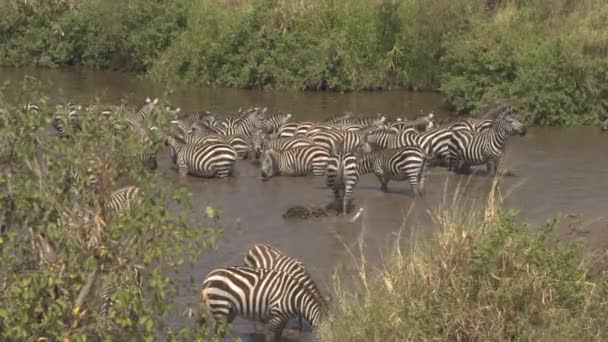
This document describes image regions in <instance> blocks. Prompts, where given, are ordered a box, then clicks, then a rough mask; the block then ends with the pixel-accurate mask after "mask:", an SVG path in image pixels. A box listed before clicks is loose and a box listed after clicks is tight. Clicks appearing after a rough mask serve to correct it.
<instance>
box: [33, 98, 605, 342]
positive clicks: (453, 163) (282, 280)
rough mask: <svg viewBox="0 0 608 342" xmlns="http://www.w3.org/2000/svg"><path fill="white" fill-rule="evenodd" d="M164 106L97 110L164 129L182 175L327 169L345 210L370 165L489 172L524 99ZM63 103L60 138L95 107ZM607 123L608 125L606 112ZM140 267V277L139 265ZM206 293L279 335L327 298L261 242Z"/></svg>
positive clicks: (221, 309)
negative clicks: (459, 108)
mask: <svg viewBox="0 0 608 342" xmlns="http://www.w3.org/2000/svg"><path fill="white" fill-rule="evenodd" d="M158 107H159V101H158V99H154V100H151V99H146V101H145V103H144V104H143V105H142V106H141V107H139V108H138V109H136V110H134V111H126V110H125V108H124V107H122V106H114V107H109V108H104V109H101V110H100V112H101V114H103V115H113V114H116V113H118V112H125V113H129V114H127V122H128V126H129V128H130V129H132V130H133V132H135V133H136V134H138V136H139V137H140V139H139V140H140V142H141V143H142V144H146V143H147V140H148V134H147V132H148V130H155V131H157V132H158V133H159V134H161V135H162V136H163V140H164V141H165V144H166V145H167V146H169V147H170V151H171V159H172V161H173V163H174V164H175V165H176V166H177V170H178V174H179V175H180V176H185V175H188V174H189V175H193V176H198V177H215V178H223V177H228V176H230V175H233V174H234V169H235V164H236V161H237V159H247V158H248V159H253V160H257V161H259V164H260V175H261V179H262V180H264V181H267V180H269V179H270V178H272V177H274V176H279V175H280V176H305V175H315V176H325V177H326V183H327V186H328V187H329V188H330V189H331V190H332V191H333V193H334V196H335V200H336V203H337V204H338V205H339V206H340V209H341V210H342V212H344V213H346V211H347V205H348V202H349V201H350V200H351V198H352V193H353V190H354V188H355V186H356V184H357V183H358V180H359V177H361V176H362V175H364V174H368V173H373V174H375V175H376V176H377V177H378V179H379V181H380V184H381V189H382V190H386V189H387V185H388V182H389V181H391V180H393V181H402V180H407V181H408V182H409V183H410V185H411V186H412V189H413V192H414V195H415V196H417V195H421V194H422V191H423V187H424V175H425V171H426V169H427V168H428V167H430V166H439V165H443V166H447V167H448V168H449V169H450V170H453V171H457V172H466V171H467V170H468V169H469V168H470V167H471V166H476V165H486V167H487V171H488V172H489V173H492V172H495V171H496V168H497V164H498V162H499V161H500V158H501V156H502V154H503V151H504V147H505V144H506V142H507V140H508V139H509V137H510V136H511V135H515V134H519V135H525V133H526V127H525V126H524V124H523V123H522V122H521V121H520V120H519V119H518V112H519V109H518V108H517V107H516V106H515V105H513V104H511V103H509V102H500V103H496V104H494V105H492V106H489V107H487V108H486V109H485V110H484V111H483V113H482V117H483V119H459V120H455V121H452V122H448V123H443V124H437V123H436V122H435V118H434V116H433V114H421V115H419V116H417V117H416V118H415V119H413V120H409V121H408V120H404V119H393V120H390V119H388V118H386V117H385V116H381V115H377V116H372V117H357V116H353V115H352V114H349V113H346V114H342V115H337V116H334V117H332V118H330V119H327V120H325V121H321V122H310V121H306V122H302V121H292V115H291V114H271V113H269V112H268V110H267V109H266V108H259V107H254V108H249V109H245V110H239V112H238V113H237V114H236V115H234V116H227V117H226V116H220V115H216V114H213V113H210V112H190V113H182V112H181V110H180V109H179V108H173V107H170V106H166V107H164V108H158ZM59 108H60V109H61V110H58V111H57V112H56V113H55V117H54V120H53V122H52V125H53V127H54V128H55V130H56V131H57V134H58V136H59V137H62V138H66V137H68V136H69V134H68V133H69V131H70V130H73V129H78V128H79V126H80V124H81V123H80V120H79V112H80V111H82V110H90V108H86V109H83V108H82V107H81V106H75V105H72V104H67V105H65V106H60V107H59ZM24 109H25V110H27V111H33V112H38V111H40V109H39V108H38V107H37V106H36V105H34V104H27V105H26V106H25V108H24ZM155 110H160V111H161V112H162V113H165V114H166V115H167V116H168V117H169V119H170V120H169V123H170V125H169V126H168V127H166V128H165V129H159V128H157V127H156V126H154V125H152V126H151V127H147V126H146V125H145V124H144V122H146V119H147V118H148V116H149V115H150V113H152V112H153V111H155ZM68 126H69V128H68ZM602 130H608V116H606V117H605V118H604V121H603V126H602ZM139 158H140V159H141V162H142V163H144V164H145V165H146V166H148V167H149V168H150V169H155V168H157V166H158V163H157V161H156V154H155V153H149V154H148V153H143V152H142V154H141V155H140V156H139ZM74 176H75V177H77V176H78V175H74ZM138 194H139V189H138V188H137V187H134V186H127V187H123V188H120V189H117V190H115V191H114V192H113V193H112V195H111V198H110V200H109V201H108V202H107V203H106V206H107V208H108V209H110V210H111V211H113V212H121V211H124V210H126V209H128V208H129V206H130V204H131V202H133V200H134V199H135V198H136V197H137V196H138ZM134 275H135V276H134V278H135V279H136V283H137V286H139V287H141V274H140V273H139V271H137V269H135V270H134ZM110 288H111V286H110V284H108V283H104V284H102V285H101V286H100V287H99V289H100V290H99V291H100V294H99V295H98V297H99V298H101V300H99V299H98V302H100V304H98V306H99V311H100V313H101V314H102V315H105V314H106V313H107V310H108V307H109V306H110V305H111V303H110V302H109V297H110V296H109V292H110ZM201 296H202V301H203V304H204V307H205V308H206V309H207V311H208V313H209V314H210V315H211V316H212V317H213V318H214V319H215V320H216V321H217V322H218V323H221V322H226V323H230V322H231V321H233V320H234V318H235V317H236V316H241V317H244V318H247V319H252V320H256V321H262V322H265V323H266V325H267V328H266V340H267V341H275V340H277V339H278V338H279V337H280V336H281V334H282V331H283V329H284V328H285V326H286V323H287V321H288V320H289V319H291V318H296V317H297V318H300V327H301V326H302V324H301V322H302V321H301V320H302V319H305V320H307V321H308V322H310V323H311V324H312V326H313V327H314V326H316V325H317V324H318V323H319V322H320V320H321V319H323V317H325V316H326V315H327V312H328V300H327V298H325V297H323V296H322V294H321V292H320V291H319V289H318V287H317V286H316V285H315V283H314V281H313V280H312V278H311V276H310V274H309V273H308V272H307V271H306V269H305V268H304V265H303V264H302V263H301V262H300V261H298V260H297V259H294V258H291V257H289V256H287V255H286V254H285V253H283V252H281V251H279V250H277V249H276V248H273V247H271V246H269V245H265V244H256V245H255V246H254V247H253V248H252V249H250V250H249V251H248V253H247V256H246V257H245V260H244V266H235V267H221V268H217V269H215V270H213V271H211V272H210V273H209V274H208V275H207V276H206V278H205V280H204V282H203V285H202V290H201Z"/></svg>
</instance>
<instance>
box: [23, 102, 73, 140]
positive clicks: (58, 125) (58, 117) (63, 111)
mask: <svg viewBox="0 0 608 342" xmlns="http://www.w3.org/2000/svg"><path fill="white" fill-rule="evenodd" d="M33 108H36V107H33ZM33 108H29V110H30V111H31V110H32V109H33ZM81 109H82V106H77V105H75V104H73V103H70V102H68V103H66V104H65V105H58V106H57V110H56V111H55V115H54V118H53V122H52V126H53V128H55V130H56V131H57V134H58V136H59V137H60V138H65V137H66V136H67V135H66V126H69V127H70V128H71V129H72V130H80V129H81V124H80V118H79V115H78V112H79V111H80V110H81Z"/></svg>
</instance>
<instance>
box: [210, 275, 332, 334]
mask: <svg viewBox="0 0 608 342" xmlns="http://www.w3.org/2000/svg"><path fill="white" fill-rule="evenodd" d="M201 297H202V303H203V307H205V308H206V311H207V313H208V314H210V315H211V316H213V317H214V319H215V321H216V322H217V323H221V322H226V323H231V322H232V321H233V320H234V318H235V317H236V316H240V317H243V318H245V319H251V320H255V321H262V322H265V323H266V341H268V342H271V341H277V340H278V339H279V338H280V337H281V334H282V333H283V330H284V329H285V326H286V324H287V322H288V321H289V319H292V318H297V317H299V316H301V317H303V318H304V319H305V320H307V321H308V322H310V323H311V325H312V326H313V328H315V327H317V326H318V325H319V323H320V322H321V320H322V319H323V318H324V317H326V315H327V311H328V309H327V304H326V303H325V301H324V300H323V299H322V298H319V297H318V296H316V295H315V293H314V292H312V291H310V289H308V288H307V287H306V286H305V285H304V284H303V283H301V282H300V281H298V280H297V279H296V278H294V277H293V276H292V275H290V274H288V273H283V272H279V271H275V270H269V269H260V268H251V267H241V266H238V267H222V268H217V269H215V270H213V271H211V272H210V273H209V274H207V276H206V277H205V280H204V281H203V286H202V290H201ZM216 331H217V330H216Z"/></svg>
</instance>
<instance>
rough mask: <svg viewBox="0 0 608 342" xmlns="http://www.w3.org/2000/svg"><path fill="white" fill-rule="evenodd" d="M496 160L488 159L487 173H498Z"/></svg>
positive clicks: (489, 174)
mask: <svg viewBox="0 0 608 342" xmlns="http://www.w3.org/2000/svg"><path fill="white" fill-rule="evenodd" d="M495 163H496V161H495V160H494V159H492V160H490V161H488V162H487V163H486V174H487V175H488V176H491V175H494V174H495V173H496V164H495Z"/></svg>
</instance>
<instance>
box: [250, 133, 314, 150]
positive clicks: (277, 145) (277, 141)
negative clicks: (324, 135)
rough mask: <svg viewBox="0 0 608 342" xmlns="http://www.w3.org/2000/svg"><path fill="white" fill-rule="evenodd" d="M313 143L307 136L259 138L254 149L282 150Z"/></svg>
mask: <svg viewBox="0 0 608 342" xmlns="http://www.w3.org/2000/svg"><path fill="white" fill-rule="evenodd" d="M314 143H315V142H314V141H313V140H312V139H310V138H307V137H292V138H260V139H259V142H258V143H257V145H256V146H255V149H256V152H259V153H261V152H262V151H266V150H270V149H272V150H275V151H279V152H282V151H286V150H290V149H292V148H296V147H302V146H310V145H313V144H314Z"/></svg>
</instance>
